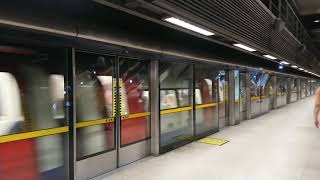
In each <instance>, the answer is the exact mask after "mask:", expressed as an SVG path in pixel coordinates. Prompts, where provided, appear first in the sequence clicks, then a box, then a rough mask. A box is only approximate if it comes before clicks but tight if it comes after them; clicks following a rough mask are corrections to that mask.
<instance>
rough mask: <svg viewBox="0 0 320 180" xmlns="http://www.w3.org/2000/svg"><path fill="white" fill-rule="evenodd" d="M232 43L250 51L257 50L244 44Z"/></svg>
mask: <svg viewBox="0 0 320 180" xmlns="http://www.w3.org/2000/svg"><path fill="white" fill-rule="evenodd" d="M233 45H234V46H236V47H238V48H241V49H244V50H247V51H250V52H254V51H257V50H255V49H252V48H251V47H248V46H245V45H243V44H233Z"/></svg>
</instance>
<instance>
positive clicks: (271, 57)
mask: <svg viewBox="0 0 320 180" xmlns="http://www.w3.org/2000/svg"><path fill="white" fill-rule="evenodd" d="M263 56H264V57H266V58H269V59H277V58H276V57H273V56H271V55H268V54H266V55H263Z"/></svg>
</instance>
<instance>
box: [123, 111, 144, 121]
mask: <svg viewBox="0 0 320 180" xmlns="http://www.w3.org/2000/svg"><path fill="white" fill-rule="evenodd" d="M146 116H150V112H143V113H136V114H128V115H122V116H121V120H127V119H134V118H139V117H146Z"/></svg>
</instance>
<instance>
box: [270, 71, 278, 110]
mask: <svg viewBox="0 0 320 180" xmlns="http://www.w3.org/2000/svg"><path fill="white" fill-rule="evenodd" d="M271 83H272V84H273V87H274V88H273V89H272V91H273V92H272V94H273V97H272V98H273V101H272V102H273V104H272V108H273V109H276V108H277V107H278V106H277V97H278V96H277V93H278V84H277V76H272V77H271Z"/></svg>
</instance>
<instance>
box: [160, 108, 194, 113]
mask: <svg viewBox="0 0 320 180" xmlns="http://www.w3.org/2000/svg"><path fill="white" fill-rule="evenodd" d="M190 110H192V107H191V106H187V107H182V108H175V109H167V110H162V111H160V114H161V115H164V114H172V113H178V112H183V111H190Z"/></svg>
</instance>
